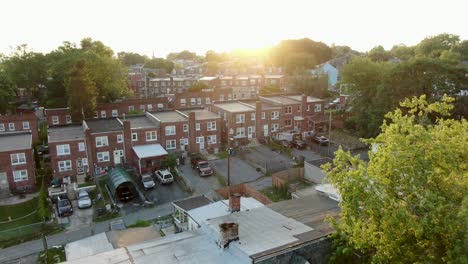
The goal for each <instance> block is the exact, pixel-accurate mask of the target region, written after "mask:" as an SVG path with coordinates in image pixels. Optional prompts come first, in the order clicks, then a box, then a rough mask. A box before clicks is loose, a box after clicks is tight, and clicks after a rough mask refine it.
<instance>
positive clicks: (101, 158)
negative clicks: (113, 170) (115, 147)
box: [97, 151, 110, 162]
mask: <svg viewBox="0 0 468 264" xmlns="http://www.w3.org/2000/svg"><path fill="white" fill-rule="evenodd" d="M97 160H98V162H105V161H109V160H110V158H109V151H104V152H98V153H97Z"/></svg>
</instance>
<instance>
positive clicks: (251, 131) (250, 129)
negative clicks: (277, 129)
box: [247, 127, 254, 139]
mask: <svg viewBox="0 0 468 264" xmlns="http://www.w3.org/2000/svg"><path fill="white" fill-rule="evenodd" d="M253 136H254V127H248V128H247V137H248V138H249V139H250V138H252V137H253Z"/></svg>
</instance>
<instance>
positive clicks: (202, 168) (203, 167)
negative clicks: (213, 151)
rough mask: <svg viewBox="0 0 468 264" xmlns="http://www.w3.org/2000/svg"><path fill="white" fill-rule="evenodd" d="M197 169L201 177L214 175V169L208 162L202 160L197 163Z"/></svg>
mask: <svg viewBox="0 0 468 264" xmlns="http://www.w3.org/2000/svg"><path fill="white" fill-rule="evenodd" d="M196 169H197V171H198V173H199V174H200V176H210V175H213V168H212V167H211V165H210V164H209V163H208V161H206V160H200V161H198V163H197V166H196Z"/></svg>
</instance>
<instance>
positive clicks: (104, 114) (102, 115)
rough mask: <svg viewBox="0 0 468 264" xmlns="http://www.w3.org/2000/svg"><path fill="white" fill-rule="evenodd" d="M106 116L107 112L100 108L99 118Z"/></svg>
mask: <svg viewBox="0 0 468 264" xmlns="http://www.w3.org/2000/svg"><path fill="white" fill-rule="evenodd" d="M106 117H107V113H106V111H105V110H101V118H106Z"/></svg>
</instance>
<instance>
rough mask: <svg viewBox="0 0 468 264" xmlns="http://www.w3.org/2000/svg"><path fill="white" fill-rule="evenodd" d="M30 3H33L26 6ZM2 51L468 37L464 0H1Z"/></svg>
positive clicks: (158, 49)
mask: <svg viewBox="0 0 468 264" xmlns="http://www.w3.org/2000/svg"><path fill="white" fill-rule="evenodd" d="M25 7H28V8H25ZM0 8H1V9H2V10H3V11H4V13H3V14H2V16H1V17H0V23H1V24H2V25H3V26H2V32H3V35H4V36H3V37H2V38H1V39H0V53H3V54H9V53H10V52H11V51H12V48H14V47H15V46H17V45H19V44H28V47H29V48H30V49H31V50H33V51H36V52H43V53H47V52H50V51H52V50H54V49H55V48H57V47H58V46H60V45H62V43H63V41H70V42H73V43H77V44H78V43H79V42H80V40H81V39H83V38H85V37H91V38H93V39H94V40H99V41H102V42H103V43H104V44H105V45H107V46H109V47H111V48H112V49H113V50H114V52H115V53H118V52H121V51H126V52H136V53H140V54H144V55H147V56H150V57H151V56H152V55H153V54H154V55H155V56H156V57H166V55H167V54H168V53H170V52H180V51H183V50H189V51H192V52H196V53H197V54H198V55H204V54H205V53H206V51H208V50H214V51H216V52H230V51H233V50H259V49H265V48H266V47H272V46H274V45H276V44H278V43H279V42H280V41H281V40H286V39H301V38H310V39H312V40H314V41H321V42H324V43H325V44H327V45H332V44H335V45H347V46H350V47H351V48H352V49H354V50H358V51H368V50H370V49H371V48H372V47H375V46H377V45H382V46H384V47H385V48H386V49H390V48H391V47H392V46H393V45H398V44H406V45H409V46H410V45H415V44H417V43H418V42H419V41H421V40H422V39H424V38H425V37H428V36H433V35H437V34H440V33H450V34H456V35H459V36H460V38H461V39H468V28H466V22H467V21H466V15H465V14H464V12H465V10H467V8H468V4H466V3H465V2H464V1H461V0H460V1H459V0H447V1H445V2H444V3H443V5H442V4H441V3H440V2H439V1H419V0H416V1H408V2H407V1H403V0H397V1H380V3H379V4H375V1H370V0H365V1H352V2H351V1H340V0H333V1H327V2H323V1H290V2H283V1H281V2H277V1H246V0H240V1H223V2H220V1H214V0H201V1H182V0H179V1H171V2H154V1H137V2H130V1H89V0H84V1H73V2H71V1H67V2H65V1H58V0H48V1H27V0H23V1H21V0H20V1H8V2H2V3H0Z"/></svg>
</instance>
